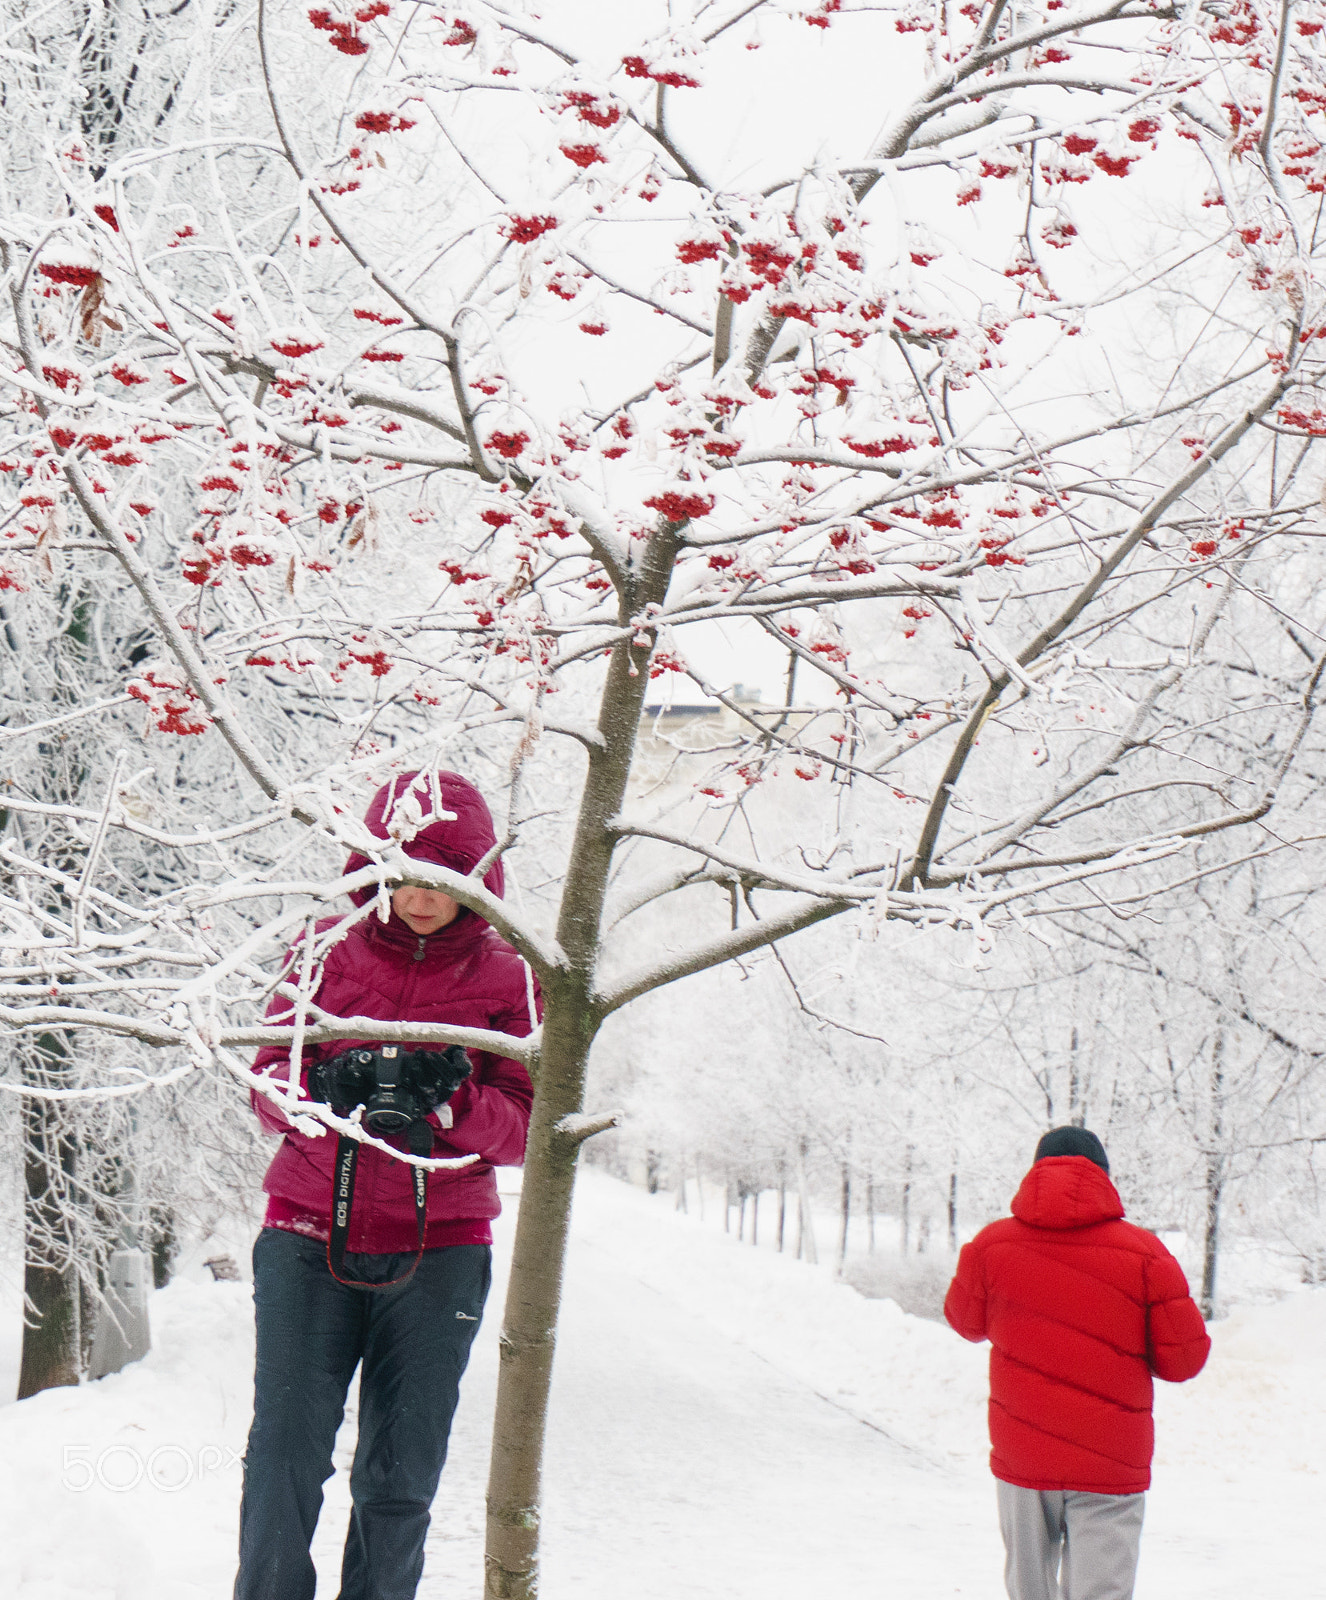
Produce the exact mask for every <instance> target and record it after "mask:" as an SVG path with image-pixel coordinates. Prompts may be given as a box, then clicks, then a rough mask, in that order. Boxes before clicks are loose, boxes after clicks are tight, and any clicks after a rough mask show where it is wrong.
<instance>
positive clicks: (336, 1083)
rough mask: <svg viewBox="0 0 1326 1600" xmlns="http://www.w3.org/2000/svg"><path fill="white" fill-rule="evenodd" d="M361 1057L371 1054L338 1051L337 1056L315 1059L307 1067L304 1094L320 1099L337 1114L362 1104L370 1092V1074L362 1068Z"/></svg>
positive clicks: (369, 1071) (311, 1098) (355, 1051)
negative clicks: (305, 1092)
mask: <svg viewBox="0 0 1326 1600" xmlns="http://www.w3.org/2000/svg"><path fill="white" fill-rule="evenodd" d="M361 1057H365V1058H367V1059H368V1060H369V1061H370V1063H371V1059H372V1058H371V1057H370V1056H369V1054H368V1052H367V1051H365V1050H342V1051H341V1052H340V1054H339V1055H334V1056H329V1057H328V1058H327V1059H326V1060H325V1061H318V1062H315V1063H314V1065H313V1066H312V1067H310V1068H309V1075H308V1093H309V1099H310V1100H320V1101H322V1103H323V1104H324V1105H329V1106H331V1108H332V1109H333V1110H334V1111H335V1112H336V1113H337V1114H338V1115H339V1116H345V1114H346V1113H347V1112H348V1111H349V1110H350V1109H351V1107H353V1106H357V1105H362V1104H363V1102H364V1099H365V1097H366V1095H368V1094H370V1093H371V1092H372V1083H373V1075H372V1072H371V1070H368V1071H366V1069H365V1066H364V1062H363V1060H361V1059H360V1058H361Z"/></svg>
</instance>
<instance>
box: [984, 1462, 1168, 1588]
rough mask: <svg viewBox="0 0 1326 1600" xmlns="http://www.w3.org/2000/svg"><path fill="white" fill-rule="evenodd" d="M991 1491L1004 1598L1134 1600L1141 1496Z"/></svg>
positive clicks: (999, 1485) (1011, 1488) (1007, 1487)
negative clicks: (1000, 1541) (1003, 1555)
mask: <svg viewBox="0 0 1326 1600" xmlns="http://www.w3.org/2000/svg"><path fill="white" fill-rule="evenodd" d="M995 1488H996V1489H997V1491H998V1494H999V1531H1000V1532H1001V1533H1002V1534H1003V1536H1004V1549H1005V1550H1007V1552H1008V1560H1007V1561H1006V1562H1005V1563H1004V1583H1005V1585H1006V1586H1007V1589H1008V1594H1009V1600H1060V1596H1061V1595H1062V1600H1132V1596H1133V1582H1134V1580H1135V1578H1136V1576H1137V1547H1138V1544H1139V1543H1140V1542H1141V1538H1142V1511H1143V1506H1144V1504H1145V1501H1146V1496H1145V1495H1143V1494H1086V1493H1082V1492H1078V1491H1055V1490H1048V1489H1023V1488H1020V1487H1019V1486H1018V1485H1017V1484H1013V1483H1004V1482H1003V1480H1002V1479H999V1478H996V1479H995ZM1061 1551H1062V1555H1063V1566H1062V1570H1061V1568H1060V1552H1061ZM1061 1584H1062V1588H1061V1587H1060V1586H1061Z"/></svg>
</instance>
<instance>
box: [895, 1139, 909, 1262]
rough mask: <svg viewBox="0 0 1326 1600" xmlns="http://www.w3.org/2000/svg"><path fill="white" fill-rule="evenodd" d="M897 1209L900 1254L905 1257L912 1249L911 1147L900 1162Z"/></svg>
mask: <svg viewBox="0 0 1326 1600" xmlns="http://www.w3.org/2000/svg"><path fill="white" fill-rule="evenodd" d="M898 1209H899V1218H900V1231H901V1243H902V1253H903V1255H906V1254H907V1252H908V1251H909V1250H910V1249H911V1247H912V1147H911V1145H908V1146H907V1150H906V1152H905V1154H904V1156H903V1161H902V1204H901V1206H900V1207H899V1208H898Z"/></svg>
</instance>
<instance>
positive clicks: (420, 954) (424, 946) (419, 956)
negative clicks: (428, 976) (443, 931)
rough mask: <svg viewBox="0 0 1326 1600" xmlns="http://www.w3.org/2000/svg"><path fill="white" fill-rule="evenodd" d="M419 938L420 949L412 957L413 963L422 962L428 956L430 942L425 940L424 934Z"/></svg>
mask: <svg viewBox="0 0 1326 1600" xmlns="http://www.w3.org/2000/svg"><path fill="white" fill-rule="evenodd" d="M418 938H419V948H418V949H417V950H416V951H415V952H414V954H413V955H412V956H411V957H410V959H411V961H422V960H423V959H424V957H425V956H426V955H427V954H428V940H427V939H425V938H424V936H423V934H419V936H418Z"/></svg>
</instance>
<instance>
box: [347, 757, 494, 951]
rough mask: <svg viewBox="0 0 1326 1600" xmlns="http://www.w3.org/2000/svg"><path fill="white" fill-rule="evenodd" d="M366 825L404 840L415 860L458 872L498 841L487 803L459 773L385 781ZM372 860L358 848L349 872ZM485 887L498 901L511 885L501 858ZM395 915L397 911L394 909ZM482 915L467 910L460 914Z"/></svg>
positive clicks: (358, 898) (363, 897)
mask: <svg viewBox="0 0 1326 1600" xmlns="http://www.w3.org/2000/svg"><path fill="white" fill-rule="evenodd" d="M364 825H365V826H366V827H367V829H368V831H369V832H370V833H371V834H374V835H375V836H376V837H377V838H379V839H389V840H391V841H392V842H393V843H396V844H399V845H400V847H401V848H402V849H403V850H404V851H405V854H406V855H407V856H409V857H411V859H412V860H415V861H431V862H432V863H433V864H434V865H435V866H439V867H450V868H451V870H452V871H453V872H472V871H473V870H474V868H475V867H476V866H477V865H478V864H479V862H480V861H482V860H483V858H484V856H485V855H487V853H488V851H489V850H491V849H492V847H493V845H494V844H495V843H496V842H497V835H496V833H495V832H494V831H493V814H492V812H491V811H489V809H488V802H487V801H486V800H485V799H484V797H483V796H482V795H481V794H480V793H479V791H478V790H477V789H476V788H475V787H474V785H473V784H472V783H471V782H470V781H469V779H468V778H462V777H461V776H460V774H459V773H458V772H405V773H402V774H401V776H400V777H398V778H393V779H392V780H391V782H390V783H384V784H383V786H382V787H381V788H380V789H379V790H378V792H377V793H376V794H375V795H374V796H373V799H372V800H371V802H370V803H369V807H368V810H367V811H366V812H365V813H364ZM368 865H369V859H368V857H367V856H365V855H361V854H360V853H359V852H358V851H354V852H353V853H352V854H351V856H350V858H349V860H348V861H347V862H346V863H345V870H346V872H347V873H351V872H358V871H360V869H361V868H363V867H366V866H368ZM483 882H484V887H485V888H486V889H487V890H488V891H489V892H490V893H491V894H495V895H496V896H497V897H498V898H499V899H501V898H502V896H503V893H504V891H505V887H506V880H505V875H504V874H503V872H502V863H501V861H500V860H499V861H495V862H494V863H493V865H492V866H491V867H490V868H489V869H488V871H487V872H486V873H485V874H484V880H483ZM374 893H375V891H374V890H373V889H371V888H369V889H354V890H352V891H351V899H353V900H354V902H355V904H356V905H361V906H362V905H363V904H364V903H365V901H367V900H371V899H372V897H373V895H374ZM393 916H394V913H393ZM471 916H472V917H474V918H475V920H476V921H477V922H482V921H483V918H482V917H480V916H478V915H477V913H475V912H472V911H466V910H464V909H462V911H461V914H460V918H458V919H457V920H458V921H459V920H461V918H465V917H471Z"/></svg>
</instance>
